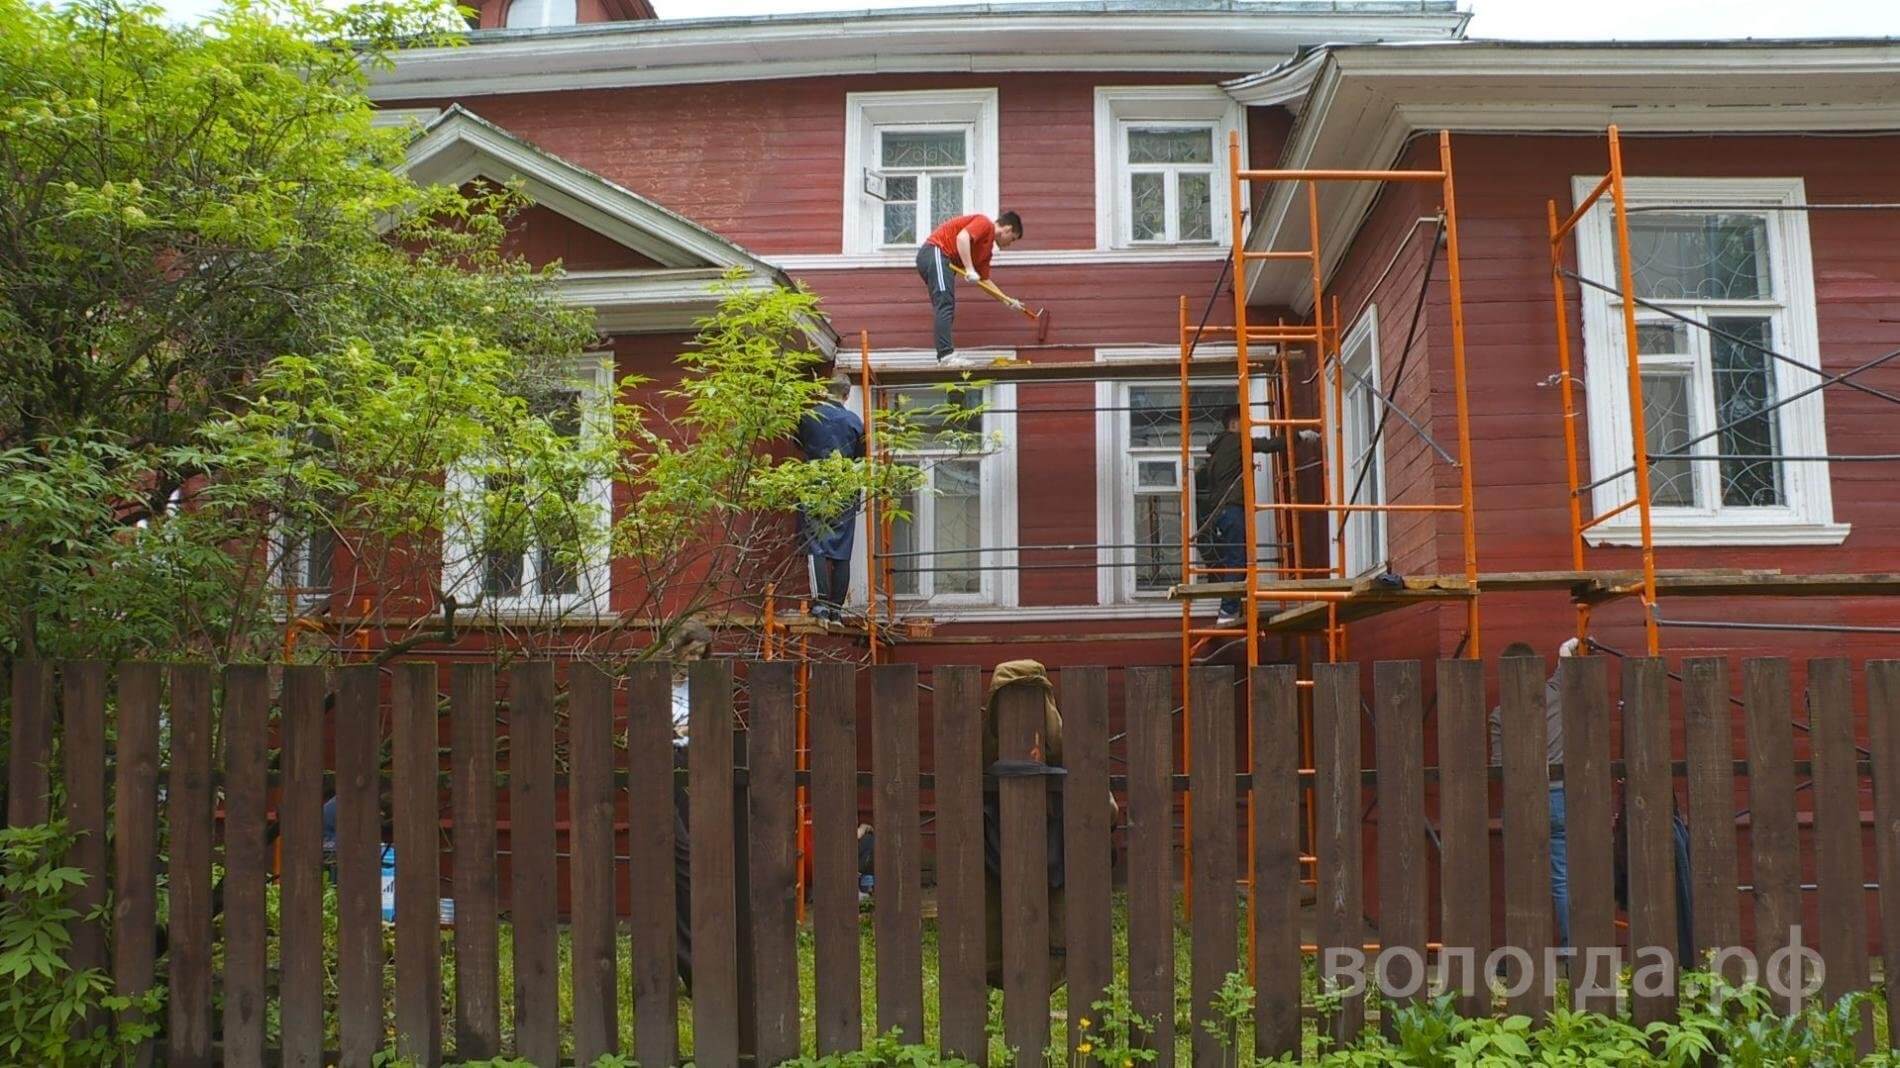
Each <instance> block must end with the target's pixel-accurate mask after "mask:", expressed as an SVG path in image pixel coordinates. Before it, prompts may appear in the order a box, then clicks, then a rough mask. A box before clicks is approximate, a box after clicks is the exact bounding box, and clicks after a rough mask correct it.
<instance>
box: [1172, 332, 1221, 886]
mask: <svg viewBox="0 0 1900 1068" xmlns="http://www.w3.org/2000/svg"><path fill="white" fill-rule="evenodd" d="M1179 317H1180V326H1181V477H1182V480H1183V485H1185V484H1186V480H1187V479H1188V478H1189V477H1190V476H1189V474H1188V472H1190V471H1192V470H1193V467H1192V464H1193V445H1192V438H1193V430H1194V413H1193V411H1192V409H1191V407H1190V405H1189V404H1188V391H1189V382H1188V371H1189V366H1188V364H1189V362H1190V361H1191V360H1192V359H1193V350H1192V346H1191V344H1190V342H1189V339H1188V332H1187V331H1188V326H1187V323H1188V300H1187V297H1186V295H1183V296H1182V297H1181V300H1180V307H1179ZM1191 511H1192V508H1191V507H1190V502H1188V501H1187V500H1185V499H1184V500H1183V501H1182V502H1181V574H1182V576H1183V581H1192V580H1193V572H1192V571H1191V570H1190V568H1189V565H1188V537H1189V532H1190V531H1191V530H1192V529H1193V521H1192V520H1191V519H1190V518H1189V513H1190V512H1191ZM1227 577H1228V576H1226V575H1220V574H1216V575H1214V579H1215V581H1217V582H1221V581H1225V580H1226V579H1227ZM1193 608H1194V602H1193V601H1190V600H1187V599H1186V598H1183V599H1182V601H1181V678H1180V680H1179V682H1180V686H1181V723H1182V725H1183V726H1182V731H1181V737H1182V741H1183V748H1182V750H1181V771H1182V772H1183V773H1186V771H1187V770H1188V753H1187V749H1186V748H1185V745H1186V741H1187V738H1188V731H1187V729H1186V724H1187V723H1188V722H1190V720H1191V717H1192V716H1193V714H1194V713H1193V710H1192V709H1191V708H1190V703H1191V699H1190V697H1189V688H1188V669H1189V668H1191V667H1193V665H1194V637H1193V630H1194V616H1193ZM1181 820H1182V825H1183V826H1184V827H1186V828H1188V829H1190V830H1191V829H1192V828H1193V826H1194V809H1193V804H1192V802H1191V801H1190V800H1189V799H1188V798H1187V797H1185V796H1183V797H1182V799H1181ZM1183 837H1184V840H1183V841H1182V843H1181V864H1182V868H1181V870H1182V879H1181V881H1182V890H1183V893H1184V894H1185V895H1186V896H1185V901H1186V905H1187V910H1188V913H1189V914H1190V915H1191V914H1192V913H1193V911H1194V886H1193V883H1192V881H1191V880H1190V878H1189V876H1190V875H1191V874H1192V872H1193V867H1194V849H1193V846H1191V845H1189V844H1188V843H1187V842H1186V841H1185V836H1183Z"/></svg>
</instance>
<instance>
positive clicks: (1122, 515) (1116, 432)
mask: <svg viewBox="0 0 1900 1068" xmlns="http://www.w3.org/2000/svg"><path fill="white" fill-rule="evenodd" d="M1236 355H1237V354H1236V351H1235V349H1234V346H1232V345H1199V346H1196V348H1195V351H1194V363H1195V364H1196V365H1200V364H1203V363H1204V364H1205V365H1206V366H1205V369H1202V370H1196V371H1194V372H1193V373H1192V374H1190V376H1189V378H1188V381H1189V383H1190V384H1191V385H1196V386H1206V385H1224V386H1227V387H1228V388H1229V389H1232V388H1233V386H1234V368H1235V359H1236ZM1179 357H1180V350H1179V349H1177V348H1164V347H1156V348H1126V349H1097V350H1096V352H1095V359H1096V360H1097V362H1100V363H1115V362H1117V361H1130V360H1156V359H1178V358H1179ZM1180 384H1181V380H1180V378H1179V377H1178V376H1177V377H1174V378H1141V379H1113V380H1106V379H1105V380H1098V381H1097V382H1096V383H1095V409H1096V411H1095V457H1096V461H1095V462H1096V494H1095V500H1096V512H1095V531H1096V541H1097V542H1098V543H1099V545H1100V546H1102V547H1101V548H1098V549H1097V550H1096V553H1095V558H1096V565H1097V566H1096V571H1095V573H1096V582H1095V586H1096V589H1095V596H1096V603H1097V604H1102V605H1155V606H1158V607H1160V608H1161V610H1162V612H1164V613H1170V612H1179V610H1180V609H1179V606H1178V605H1176V604H1175V603H1174V602H1172V601H1170V600H1168V593H1167V591H1166V590H1140V589H1137V588H1136V583H1135V566H1134V565H1135V550H1134V549H1130V548H1108V546H1127V545H1132V544H1133V543H1134V541H1135V498H1136V496H1137V495H1138V490H1137V487H1136V485H1135V479H1136V475H1137V474H1138V472H1139V470H1140V464H1139V461H1140V460H1141V459H1144V458H1150V457H1149V456H1148V455H1147V454H1144V455H1143V456H1141V457H1137V456H1135V455H1134V452H1133V449H1132V447H1131V446H1130V444H1129V432H1128V413H1127V412H1126V411H1124V410H1122V409H1125V408H1127V407H1128V401H1129V396H1128V394H1129V387H1130V386H1138V385H1139V386H1152V385H1165V386H1171V387H1174V388H1175V389H1176V390H1177V392H1178V390H1179V388H1180ZM1248 387H1249V391H1250V393H1251V395H1252V397H1253V401H1254V403H1255V405H1256V407H1255V409H1254V410H1255V411H1256V412H1259V411H1263V410H1264V409H1262V408H1260V407H1257V406H1258V405H1261V404H1264V403H1266V400H1267V377H1266V376H1265V375H1254V376H1251V377H1250V378H1249V379H1248ZM1168 454H1169V455H1170V456H1172V457H1174V458H1175V459H1177V460H1178V459H1179V457H1180V449H1179V448H1178V447H1177V448H1173V449H1170V450H1168ZM1153 455H1154V456H1155V457H1158V456H1159V455H1160V454H1159V452H1156V453H1154V454H1153ZM1205 455H1206V453H1205V451H1201V450H1196V451H1195V452H1193V453H1192V454H1190V456H1189V458H1188V469H1187V470H1186V471H1185V472H1182V474H1181V480H1180V482H1181V495H1182V496H1181V506H1182V507H1183V508H1185V509H1187V510H1188V511H1190V512H1192V511H1193V508H1194V469H1195V468H1196V467H1197V466H1199V464H1200V461H1201V458H1202V457H1203V456H1205ZM1254 500H1255V501H1256V502H1267V501H1271V500H1273V479H1272V477H1271V476H1270V473H1269V468H1268V466H1267V465H1265V464H1261V465H1256V466H1255V468H1254ZM1272 541H1273V534H1272V524H1271V523H1260V524H1257V525H1256V527H1255V530H1254V550H1255V552H1256V553H1258V554H1260V555H1261V557H1262V559H1263V560H1264V559H1278V556H1279V553H1278V550H1277V549H1276V548H1275V547H1274V546H1273V545H1272V544H1271V543H1272ZM1190 548H1191V547H1190ZM1263 550H1273V551H1271V552H1266V551H1263ZM1195 559H1196V560H1198V559H1199V556H1198V554H1197V555H1196V557H1195Z"/></svg>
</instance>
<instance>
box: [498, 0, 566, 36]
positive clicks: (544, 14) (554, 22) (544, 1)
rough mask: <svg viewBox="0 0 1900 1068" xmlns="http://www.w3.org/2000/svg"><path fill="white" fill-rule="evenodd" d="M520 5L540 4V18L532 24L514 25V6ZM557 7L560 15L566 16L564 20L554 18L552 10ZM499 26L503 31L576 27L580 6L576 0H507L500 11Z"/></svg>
mask: <svg viewBox="0 0 1900 1068" xmlns="http://www.w3.org/2000/svg"><path fill="white" fill-rule="evenodd" d="M522 3H538V4H540V5H541V18H540V19H539V20H538V21H536V22H533V23H523V24H522V25H519V26H517V25H515V23H514V21H513V20H514V13H515V5H517V4H522ZM557 5H559V6H560V7H561V9H562V14H564V15H566V18H565V19H560V18H556V17H555V14H554V9H555V7H556V6H557ZM501 24H502V28H503V29H509V30H547V29H553V28H555V27H557V26H576V25H579V24H580V5H579V4H578V3H576V0H509V2H508V6H507V7H506V8H504V9H503V10H502V13H501Z"/></svg>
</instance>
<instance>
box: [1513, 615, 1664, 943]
mask: <svg viewBox="0 0 1900 1068" xmlns="http://www.w3.org/2000/svg"><path fill="white" fill-rule="evenodd" d="M1581 651H1582V643H1581V642H1579V641H1578V640H1577V639H1576V638H1571V639H1569V640H1568V641H1566V642H1564V643H1563V645H1562V646H1561V647H1559V648H1558V650H1557V656H1558V658H1559V660H1562V659H1564V658H1566V657H1572V656H1577V655H1579V654H1580V652H1581ZM1536 655H1537V650H1536V648H1534V647H1533V646H1532V645H1531V644H1530V643H1528V642H1512V643H1511V644H1509V645H1507V646H1505V647H1504V652H1503V659H1505V660H1510V659H1512V658H1514V657H1527V656H1531V657H1534V656H1536ZM1560 673H1561V668H1560V669H1559V671H1557V672H1552V673H1551V675H1550V677H1549V678H1547V679H1545V680H1544V758H1545V762H1546V763H1547V764H1557V765H1561V764H1562V763H1563V762H1564V718H1563V690H1562V687H1561V685H1560V684H1559V683H1558V675H1559V674H1560ZM1490 727H1491V731H1490V733H1491V762H1492V763H1494V764H1501V763H1503V762H1504V706H1503V705H1498V706H1497V707H1495V708H1493V709H1491V716H1490ZM1547 797H1548V801H1549V811H1550V901H1551V911H1552V912H1554V913H1555V914H1556V918H1557V944H1558V945H1560V946H1567V945H1569V944H1570V849H1569V837H1568V828H1567V820H1566V811H1565V808H1566V806H1565V803H1564V802H1565V797H1564V780H1563V777H1562V776H1561V775H1558V776H1555V777H1553V778H1552V779H1551V780H1550V787H1549V790H1548V791H1547ZM1674 816H1675V818H1674V821H1673V830H1674V837H1675V846H1676V941H1677V946H1676V951H1677V953H1678V954H1679V955H1680V956H1679V957H1678V960H1679V961H1681V962H1682V963H1683V964H1684V966H1687V965H1688V964H1689V963H1690V962H1692V961H1694V960H1695V947H1694V942H1693V939H1692V937H1691V934H1690V932H1691V931H1692V930H1693V921H1692V919H1691V916H1690V900H1689V828H1688V825H1687V824H1685V823H1684V822H1683V819H1682V813H1681V812H1680V811H1678V812H1676V813H1675V814H1674ZM1614 820H1615V848H1614V851H1613V854H1612V855H1613V857H1614V865H1615V871H1614V872H1613V873H1612V874H1613V881H1614V884H1615V893H1616V900H1617V903H1618V904H1620V905H1622V906H1623V907H1624V908H1625V909H1628V907H1629V893H1628V879H1627V877H1626V875H1625V872H1626V870H1627V866H1626V864H1625V858H1626V857H1627V855H1628V843H1627V841H1626V838H1627V835H1626V833H1625V831H1624V824H1625V823H1626V822H1627V821H1626V820H1625V819H1624V806H1623V788H1622V783H1621V782H1619V783H1618V784H1617V791H1616V815H1615V817H1614Z"/></svg>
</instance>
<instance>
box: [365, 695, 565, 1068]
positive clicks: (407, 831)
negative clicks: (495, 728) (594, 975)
mask: <svg viewBox="0 0 1900 1068" xmlns="http://www.w3.org/2000/svg"><path fill="white" fill-rule="evenodd" d="M389 703H390V710H391V712H392V713H393V715H392V730H391V738H390V758H391V767H390V771H391V777H392V779H393V783H392V786H393V802H394V809H395V811H394V813H393V817H394V821H393V822H394V828H393V829H394V831H395V848H396V856H397V857H398V858H399V862H398V863H397V865H396V1052H397V1053H398V1054H400V1055H401V1056H403V1057H406V1058H408V1059H409V1060H411V1061H414V1062H416V1063H417V1064H420V1065H423V1066H424V1068H433V1066H434V1065H435V1064H436V1063H437V1062H438V1061H440V1060H441V1059H442V935H441V929H442V913H441V907H440V901H441V898H442V894H441V888H440V880H441V874H442V857H441V849H442V842H441V826H442V816H441V809H440V801H439V798H440V797H441V791H440V789H439V788H438V785H437V782H436V774H437V771H438V769H439V768H440V767H441V761H440V760H439V759H438V757H437V753H436V748H437V743H438V739H439V735H438V733H437V728H436V668H435V665H434V664H430V663H416V662H407V663H401V664H396V665H393V669H392V676H391V679H390V702H389ZM577 959H578V958H577Z"/></svg>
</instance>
